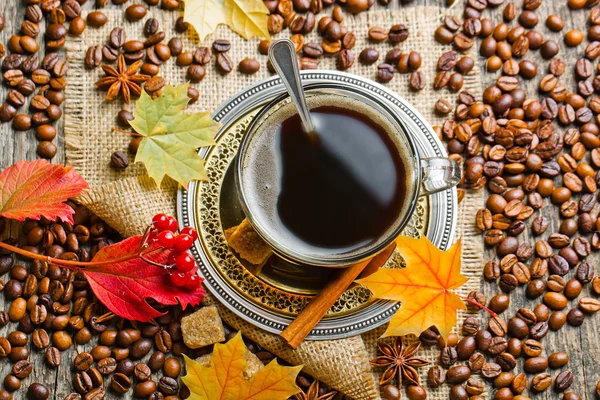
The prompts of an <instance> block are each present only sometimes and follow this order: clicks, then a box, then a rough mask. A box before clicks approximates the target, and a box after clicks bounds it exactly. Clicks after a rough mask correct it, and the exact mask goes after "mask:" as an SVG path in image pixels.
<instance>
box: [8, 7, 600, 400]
mask: <svg viewBox="0 0 600 400" xmlns="http://www.w3.org/2000/svg"><path fill="white" fill-rule="evenodd" d="M456 1H457V2H460V1H461V0H456ZM93 3H94V2H93V1H88V2H87V3H86V4H84V6H83V8H84V9H92V8H93V6H94V5H93ZM440 3H442V0H438V1H436V0H416V1H414V2H413V3H411V6H412V5H440ZM2 5H3V7H2V11H0V12H1V13H2V14H3V15H4V17H5V20H6V27H5V29H4V31H3V32H2V33H0V40H1V41H2V43H6V42H7V41H8V39H9V37H10V36H11V35H12V34H15V33H17V32H18V31H19V26H20V24H21V21H22V20H23V14H24V12H25V8H24V6H23V2H22V0H3V2H2ZM516 5H517V10H520V5H521V1H516ZM110 7H114V6H112V5H111V6H110ZM389 7H390V8H397V7H401V6H400V4H399V0H392V4H390V5H389ZM375 8H377V9H381V8H383V7H382V6H380V5H376V6H375ZM502 9H503V8H502V7H500V8H497V9H495V10H488V11H486V12H485V13H484V16H486V17H490V18H492V20H493V21H494V22H495V23H498V22H500V21H501V19H502ZM536 13H537V14H538V16H539V18H540V23H539V24H538V26H537V27H536V29H537V30H539V31H540V32H542V33H543V34H544V36H545V37H546V38H552V39H554V40H556V41H557V42H558V43H559V45H560V47H561V51H560V53H559V56H560V57H562V58H563V59H564V60H565V61H566V63H567V71H566V72H565V74H564V75H563V76H562V77H561V78H560V80H561V82H562V83H563V84H564V85H565V86H567V87H568V88H569V89H571V90H573V91H574V84H575V83H574V74H573V68H574V64H575V61H576V60H577V59H578V58H580V57H581V56H582V55H583V50H584V48H585V43H586V42H585V41H584V43H583V44H582V45H580V46H578V47H577V48H575V49H566V48H565V46H564V43H563V41H562V35H561V34H560V33H552V32H550V31H549V30H548V29H547V28H546V27H545V25H544V21H545V19H546V17H547V16H548V15H549V14H551V13H556V14H559V15H560V16H562V18H563V19H564V21H565V29H564V30H563V33H564V32H566V31H568V30H569V29H576V28H578V29H582V30H584V29H586V28H587V25H588V24H587V13H588V11H587V10H578V11H571V10H569V9H568V8H567V6H566V1H564V0H545V1H544V3H543V5H542V6H541V7H540V8H539V9H538V10H537V11H536ZM399 22H400V21H399ZM515 25H516V22H513V23H512V24H511V26H515ZM40 37H43V27H42V32H41V33H40ZM416 50H420V51H427V50H426V49H416ZM39 55H40V59H42V58H43V48H42V50H40V52H39ZM525 58H526V59H529V60H531V61H534V62H535V63H536V64H537V65H538V76H537V77H536V78H535V79H534V80H532V81H529V82H525V84H524V86H523V88H524V89H525V90H526V92H527V94H528V96H531V97H535V96H537V95H538V89H537V85H538V83H539V80H540V79H541V77H542V76H543V75H544V74H545V73H547V68H548V64H549V63H548V61H544V60H542V58H541V57H540V56H539V52H538V51H535V52H531V51H530V52H529V53H528V54H527V55H526V57H525ZM480 65H482V69H483V71H482V80H483V83H484V85H485V86H489V85H491V84H493V83H494V81H495V79H496V78H497V76H499V73H493V74H489V73H486V72H485V60H483V59H482V60H480ZM428 78H429V79H433V77H428ZM91 84H92V82H90V85H91ZM485 86H484V87H485ZM7 92H8V89H7V88H6V86H1V87H0V99H4V98H5V97H6V93H7ZM432 106H433V105H432ZM57 127H58V137H57V139H55V143H56V144H57V146H58V148H59V151H58V154H57V156H56V157H55V159H54V160H53V162H57V163H62V162H64V149H63V147H64V140H63V135H62V124H61V123H59V124H58V126H57ZM36 147H37V141H36V139H35V134H34V132H33V131H28V132H16V131H14V130H13V129H12V128H11V126H10V124H1V125H0V167H1V168H5V167H7V166H9V165H11V164H13V163H15V162H16V161H17V160H32V159H35V158H36ZM541 212H542V213H543V214H544V215H545V216H547V217H548V218H549V219H550V221H551V227H550V229H549V230H548V232H554V231H556V230H557V229H558V225H559V224H560V222H561V220H560V218H559V217H558V210H557V207H556V206H553V205H551V204H550V203H548V202H547V201H546V206H545V207H544V208H543V209H542V210H541ZM536 215H537V212H536ZM17 229H18V227H17V226H15V227H12V228H11V230H12V231H13V232H16V231H17ZM520 240H522V241H524V240H530V241H531V243H533V242H534V241H535V240H536V238H534V237H530V236H529V235H528V233H527V231H526V232H525V233H524V234H523V235H522V237H521V238H520ZM486 256H487V258H488V259H492V258H494V257H495V254H494V252H493V251H487V253H486ZM590 258H591V260H590V263H591V264H592V265H596V264H598V262H599V261H600V257H599V256H598V255H594V256H592V257H590ZM19 262H20V263H23V262H24V261H19ZM596 268H597V270H598V268H599V267H596ZM4 279H5V280H7V277H4ZM481 288H482V290H483V291H484V293H485V294H486V295H487V296H488V299H489V298H491V297H492V296H493V295H494V294H497V293H499V292H500V290H499V288H498V287H497V286H496V285H495V284H491V283H487V282H484V281H483V280H482V283H481ZM584 293H587V289H586V291H584ZM537 303H538V302H537V301H530V300H527V299H526V298H525V296H524V288H519V289H517V290H516V291H514V292H513V295H512V303H511V306H510V309H509V311H508V312H506V313H505V315H512V314H513V313H514V312H515V311H516V310H517V309H518V308H520V307H531V308H533V307H534V306H535V305H536V304H537ZM8 306H9V303H8V302H7V301H5V299H4V296H0V309H8ZM570 306H572V307H574V306H576V303H575V301H572V302H571V305H570ZM15 328H16V324H12V323H11V324H9V325H8V326H5V327H3V328H1V329H0V335H2V336H5V335H7V334H8V333H9V332H10V331H12V330H14V329H15ZM599 331H600V321H599V318H595V317H587V318H586V320H585V322H584V324H583V326H582V327H581V328H571V327H568V326H565V327H564V328H563V329H562V330H561V331H560V332H550V333H549V334H548V336H547V337H546V338H545V339H544V340H543V344H544V347H545V353H546V354H547V355H549V354H551V353H552V352H554V351H566V352H568V353H569V355H570V362H569V364H568V368H570V369H571V370H572V371H573V373H574V375H575V382H574V384H573V386H572V388H571V390H573V391H575V392H577V393H578V394H580V395H581V396H582V397H583V398H585V399H594V398H595V395H594V388H595V386H596V382H598V380H599V379H600V369H599V368H597V366H598V365H599V364H600V339H598V332H599ZM97 341H98V340H97V338H94V339H93V340H92V341H91V342H90V343H89V344H87V345H85V346H78V347H77V348H73V347H72V348H71V349H69V350H68V351H66V352H63V363H62V365H61V366H60V367H59V368H58V369H50V368H49V367H47V365H46V363H45V361H44V354H43V352H40V351H36V350H35V349H34V348H33V346H31V345H29V348H30V351H31V355H30V360H31V361H32V362H34V365H35V368H34V371H33V373H32V374H31V376H29V377H28V378H27V379H25V380H24V381H23V386H22V387H23V389H21V390H20V391H19V392H18V394H17V396H16V397H15V398H25V390H26V388H27V387H28V386H29V385H30V384H31V383H32V382H42V383H44V384H45V385H46V386H48V387H49V388H50V390H51V393H52V396H51V398H53V399H63V398H64V397H65V396H66V395H67V394H68V393H70V392H72V385H71V379H72V373H73V371H72V367H71V365H72V360H73V358H74V357H75V355H76V353H77V352H79V351H85V350H90V349H91V348H92V347H93V346H95V345H96V344H97ZM11 367H12V365H11V364H10V363H9V362H8V361H7V360H6V359H5V360H0V377H2V378H3V377H4V376H5V375H6V374H8V373H10V369H11ZM551 373H552V375H553V376H555V375H556V374H557V372H555V371H551ZM108 385H109V382H105V387H108ZM108 393H109V395H108V396H107V397H108V398H115V397H116V396H115V395H114V394H112V393H111V392H110V391H109V392H108ZM130 393H131V392H130ZM492 397H493V392H492V393H489V398H492ZM533 398H535V399H557V398H559V395H558V394H556V393H554V392H552V391H547V392H546V393H543V394H540V395H535V396H533Z"/></svg>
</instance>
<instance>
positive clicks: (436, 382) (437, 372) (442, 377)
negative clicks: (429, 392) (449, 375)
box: [427, 365, 446, 388]
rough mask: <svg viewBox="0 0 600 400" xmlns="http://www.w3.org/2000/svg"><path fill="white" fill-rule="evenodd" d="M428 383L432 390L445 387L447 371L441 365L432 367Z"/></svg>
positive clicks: (428, 375)
mask: <svg viewBox="0 0 600 400" xmlns="http://www.w3.org/2000/svg"><path fill="white" fill-rule="evenodd" d="M427 382H428V383H429V386H431V387H432V388H436V387H439V386H441V385H443V384H444V382H446V370H444V368H442V367H440V366H439V365H436V366H433V367H431V368H430V369H429V371H428V373H427Z"/></svg>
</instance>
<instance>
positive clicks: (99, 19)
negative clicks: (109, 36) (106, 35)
mask: <svg viewBox="0 0 600 400" xmlns="http://www.w3.org/2000/svg"><path fill="white" fill-rule="evenodd" d="M107 21H108V18H107V17H106V14H104V13H103V12H102V11H92V12H90V13H89V14H88V15H87V24H88V25H89V26H93V27H95V28H98V27H101V26H103V25H104V24H106V22H107Z"/></svg>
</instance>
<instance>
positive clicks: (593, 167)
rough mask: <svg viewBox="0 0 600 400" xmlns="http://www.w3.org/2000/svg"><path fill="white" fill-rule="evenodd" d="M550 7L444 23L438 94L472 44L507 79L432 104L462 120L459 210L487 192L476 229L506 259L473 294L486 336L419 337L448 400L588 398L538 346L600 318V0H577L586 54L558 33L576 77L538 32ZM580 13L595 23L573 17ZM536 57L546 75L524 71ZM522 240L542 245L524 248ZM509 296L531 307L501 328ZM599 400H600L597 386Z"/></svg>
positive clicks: (576, 34)
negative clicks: (599, 264)
mask: <svg viewBox="0 0 600 400" xmlns="http://www.w3.org/2000/svg"><path fill="white" fill-rule="evenodd" d="M541 4H542V0H525V1H523V2H522V9H518V8H517V5H516V4H515V3H513V2H512V1H509V2H507V1H504V0H487V1H477V0H468V1H466V2H465V10H464V14H463V18H462V19H461V18H457V17H452V16H447V17H445V18H444V21H443V25H441V26H440V27H439V28H438V29H437V30H436V32H435V39H436V40H437V41H438V42H439V43H441V44H442V45H447V46H453V47H454V49H452V50H449V51H447V52H445V53H444V54H443V55H442V56H441V57H440V59H439V61H438V71H439V72H438V74H437V76H436V77H435V79H434V89H441V88H443V87H448V88H449V89H450V90H451V91H460V90H461V88H462V76H461V77H458V76H457V77H454V78H452V76H453V75H455V74H464V73H467V72H468V71H470V69H471V68H473V60H470V59H468V58H467V56H463V55H461V53H463V52H464V51H466V50H468V49H469V48H471V47H473V46H477V45H478V46H479V52H480V54H481V56H483V57H485V58H486V67H487V71H488V72H490V73H496V71H499V76H497V79H496V82H495V84H494V85H492V86H490V87H487V88H486V89H485V90H484V91H483V93H481V94H478V93H470V92H468V91H464V90H463V91H461V92H459V93H458V98H457V104H456V105H453V104H452V103H450V102H449V101H447V100H444V99H440V100H439V101H438V102H437V103H436V104H435V110H436V112H438V113H439V114H441V115H450V114H451V113H452V112H453V111H454V113H453V115H452V118H451V119H447V120H446V121H444V123H443V124H442V125H441V126H437V127H435V129H436V131H437V133H438V134H439V136H440V138H441V139H443V140H444V141H445V142H446V144H447V149H448V152H449V153H450V157H452V158H453V159H455V160H456V161H457V162H459V163H461V164H462V165H464V169H463V178H462V181H461V184H460V189H459V198H460V199H462V198H463V197H464V196H465V190H466V189H470V190H478V189H483V188H487V190H488V192H489V195H488V196H487V200H486V206H485V208H483V209H481V210H479V211H478V212H477V216H476V221H475V223H476V225H477V227H479V229H481V231H482V232H483V240H484V242H485V245H486V246H488V247H489V248H491V249H494V251H495V253H496V255H497V258H495V259H492V260H489V261H488V262H487V263H486V264H485V266H484V278H485V279H486V280H487V281H489V282H490V283H492V284H495V285H497V287H498V289H499V291H500V293H499V294H497V295H495V296H493V297H492V298H491V299H490V301H489V302H488V301H487V299H486V297H485V296H484V295H483V294H482V293H479V292H472V293H470V294H469V299H470V300H471V301H472V302H473V303H476V304H478V305H479V307H473V305H470V308H471V309H477V308H483V307H487V308H488V311H489V312H490V313H491V314H492V316H490V317H489V318H488V319H487V322H486V324H485V325H484V323H483V321H485V319H484V320H480V319H479V318H477V317H473V316H469V317H467V318H465V319H464V321H463V324H462V332H461V333H462V338H459V336H457V335H451V336H450V337H449V338H448V340H447V341H444V340H443V339H442V338H441V337H440V336H439V334H438V332H437V330H436V329H435V328H434V327H432V328H430V329H428V330H427V331H425V332H423V334H421V336H420V341H421V342H422V343H423V344H424V345H428V346H433V345H437V346H439V347H440V351H441V353H440V359H439V363H438V364H439V365H435V366H433V367H431V368H430V370H429V372H428V382H427V386H428V387H431V388H436V387H439V386H441V385H442V384H448V385H450V395H449V398H450V399H451V400H463V399H464V400H467V399H476V400H478V399H484V398H494V399H498V400H504V399H518V400H523V399H529V395H528V393H530V394H532V395H533V394H536V393H541V392H545V391H547V390H548V391H550V390H552V391H554V393H559V394H560V396H561V398H562V399H567V400H569V399H580V398H581V397H580V396H579V395H578V394H577V393H576V392H574V391H570V390H573V389H576V390H580V389H582V388H580V387H571V386H572V384H573V382H574V380H575V379H576V378H575V377H574V374H573V372H572V371H571V370H570V369H569V368H568V362H569V355H568V354H567V353H566V352H564V351H558V352H553V353H550V352H548V351H546V349H545V348H544V344H543V339H544V337H545V336H546V335H548V334H552V332H554V331H558V330H560V329H562V328H563V327H564V326H571V327H579V326H581V325H582V324H583V323H584V320H585V319H586V318H588V317H589V316H590V315H592V314H594V313H596V312H597V311H599V310H600V300H599V299H598V297H597V296H600V290H599V289H600V276H596V275H595V274H596V272H595V270H594V269H595V268H594V265H593V263H591V262H589V261H587V257H588V256H590V254H592V252H595V251H598V250H600V218H599V216H598V214H597V212H596V211H595V205H596V202H597V196H598V193H597V186H598V183H600V172H599V171H598V169H600V157H599V155H600V153H599V152H600V139H598V137H599V135H600V128H599V127H598V124H599V123H600V117H598V114H599V113H600V107H599V106H598V104H600V103H599V98H598V97H597V96H596V95H595V93H596V92H598V91H599V90H600V77H599V76H598V75H597V74H598V71H596V69H595V67H594V65H593V62H594V61H595V60H596V59H597V58H598V57H600V35H599V34H598V32H600V30H599V29H598V27H600V10H599V9H598V8H593V7H594V6H596V5H598V4H599V2H598V1H597V0H587V1H585V0H569V1H568V4H569V7H570V8H571V9H572V12H587V13H588V15H589V22H590V25H589V29H588V32H587V42H586V43H583V42H584V36H586V35H584V34H583V33H582V32H581V31H579V30H577V29H573V30H568V31H566V33H565V34H564V35H563V38H562V40H563V41H564V43H565V45H566V46H567V47H569V48H570V50H569V51H571V52H574V53H575V52H579V53H580V54H581V55H580V58H579V60H578V61H577V62H576V63H575V65H573V66H572V67H569V66H568V65H566V63H565V62H564V61H563V60H562V59H561V58H560V57H558V53H559V46H558V43H557V42H556V41H555V40H553V39H545V38H544V36H543V35H542V33H540V32H538V31H536V30H535V29H534V28H535V27H536V25H537V24H538V23H539V20H540V16H538V15H537V11H536V10H538V8H539V7H540V6H541ZM520 6H521V4H519V7H520ZM492 7H503V13H502V21H499V22H498V23H497V24H496V23H495V22H493V21H492V20H491V19H489V18H485V17H484V16H483V15H484V13H485V12H486V9H487V8H492ZM584 7H585V8H586V9H587V11H583V10H582V11H575V10H579V9H582V8H584ZM545 21H546V26H547V27H548V28H549V29H550V30H551V31H553V32H561V31H562V30H563V28H564V25H565V24H564V22H563V21H562V19H561V18H560V16H558V15H548V16H547V17H546V20H545ZM580 45H581V46H580ZM534 51H539V54H540V56H541V58H542V59H544V60H547V61H546V62H547V65H540V64H539V63H538V64H537V65H536V64H535V63H533V62H532V61H529V60H527V59H526V57H527V56H528V54H529V53H530V52H534ZM538 68H539V69H540V70H541V69H542V68H544V69H546V68H547V71H548V72H547V73H546V74H545V75H544V76H540V77H539V78H538V79H539V84H538V87H539V95H538V96H535V97H531V98H527V95H526V92H525V91H524V90H523V89H522V84H523V82H524V81H528V80H532V79H536V78H537V77H538ZM570 68H572V71H569V69H570ZM452 70H454V71H455V72H454V73H451V72H450V71H452ZM567 71H568V72H569V73H573V74H574V75H575V77H576V78H577V84H576V87H573V88H568V87H566V86H565V85H564V84H563V83H562V82H561V79H560V78H561V76H562V75H563V74H564V73H565V72H567ZM480 95H481V97H480ZM544 207H546V208H545V209H546V210H547V211H550V212H551V213H556V215H557V217H560V224H558V227H557V231H555V232H552V231H550V226H551V225H552V224H551V221H550V219H551V218H556V217H550V216H548V214H546V215H543V214H542V209H543V208H544ZM524 232H529V233H530V235H531V236H533V238H534V241H533V242H530V241H529V240H524V239H523V236H524V235H523V233H524ZM522 235H523V236H522ZM586 286H588V288H589V289H587V288H586ZM514 291H523V292H524V294H525V296H526V297H527V298H528V299H529V300H531V301H533V302H534V304H536V305H535V306H532V307H522V308H519V309H518V310H517V311H516V312H515V313H514V314H513V315H507V316H505V315H504V314H505V313H506V312H507V310H508V309H509V305H510V301H511V294H512V293H513V292H514ZM588 291H589V292H590V294H586V293H587V292H588ZM484 314H485V313H484ZM490 386H491V387H492V390H491V391H490V390H489V389H488V388H489V387H490ZM392 389H395V387H393V388H392ZM390 390H391V389H389V388H383V393H384V397H386V398H388V399H397V398H399V392H398V395H397V396H395V395H394V396H393V395H391V394H389V393H391V392H393V390H391V391H390ZM597 390H598V395H599V396H600V382H599V383H598V386H597ZM485 392H487V393H489V396H490V397H485ZM414 393H416V392H412V391H408V390H407V395H408V397H409V399H411V400H417V399H424V398H426V395H425V394H422V393H421V394H414ZM582 394H583V393H582Z"/></svg>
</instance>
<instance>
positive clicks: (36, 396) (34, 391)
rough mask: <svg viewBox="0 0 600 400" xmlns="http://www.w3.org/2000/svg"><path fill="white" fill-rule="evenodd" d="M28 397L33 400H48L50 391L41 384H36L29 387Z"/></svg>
mask: <svg viewBox="0 0 600 400" xmlns="http://www.w3.org/2000/svg"><path fill="white" fill-rule="evenodd" d="M27 396H28V398H29V399H32V400H46V399H47V398H48V397H49V396H50V391H49V390H48V388H47V387H46V386H44V385H42V384H41V383H38V382H34V383H32V384H31V385H29V388H28V389H27Z"/></svg>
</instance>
